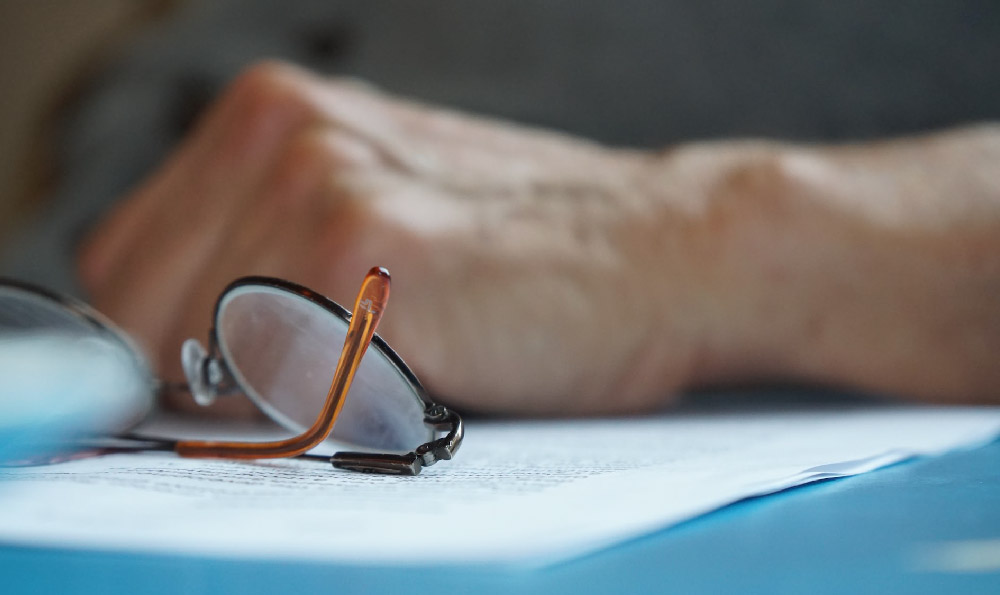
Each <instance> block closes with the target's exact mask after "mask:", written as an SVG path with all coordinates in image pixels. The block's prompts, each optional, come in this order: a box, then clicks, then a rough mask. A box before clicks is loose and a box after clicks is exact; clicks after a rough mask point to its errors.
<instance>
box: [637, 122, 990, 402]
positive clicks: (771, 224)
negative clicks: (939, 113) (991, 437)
mask: <svg viewBox="0 0 1000 595" xmlns="http://www.w3.org/2000/svg"><path fill="white" fill-rule="evenodd" d="M713 163H714V165H712V164H713ZM998 165H1000V132H998V129H997V128H996V127H989V126H983V127H978V128H970V129H964V130H959V131H954V132H949V133H945V134H938V135H933V136H929V137H924V138H914V139H904V140H898V141H892V142H884V143H875V144H868V145H855V146H844V147H832V148H831V147H827V148H822V147H795V146H788V145H777V144H762V143H744V144H718V145H715V144H712V145H702V146H695V147H689V148H682V149H679V150H677V151H675V152H673V153H671V154H668V155H666V156H664V157H662V158H661V161H660V163H659V166H660V167H661V168H662V169H661V173H662V171H667V170H669V171H670V172H671V175H670V178H671V179H673V180H679V181H680V183H679V186H680V189H677V188H675V189H673V190H669V191H668V190H664V189H662V188H661V189H660V195H659V197H658V201H657V200H654V201H653V204H657V202H658V203H659V204H660V205H661V207H660V211H661V212H667V211H669V212H671V214H670V216H669V217H668V216H664V217H663V218H662V220H663V221H666V220H668V219H669V221H671V223H670V225H671V226H673V227H674V228H675V229H674V231H675V232H677V231H678V229H677V225H678V224H677V217H676V212H677V211H678V210H679V209H680V210H682V211H683V210H685V209H686V210H687V212H688V216H687V217H686V223H685V224H684V227H683V228H681V229H680V231H682V232H684V233H686V235H687V237H688V238H689V239H687V240H685V242H684V244H683V247H684V251H686V253H685V254H682V255H681V257H683V258H690V259H694V260H695V261H697V262H698V263H700V265H701V266H702V267H703V269H704V273H702V274H701V275H700V276H699V277H695V280H696V281H697V283H696V287H694V288H693V289H691V290H689V291H688V294H687V296H686V299H687V300H688V308H689V311H691V312H696V313H698V319H699V324H701V325H702V328H701V329H700V330H698V331H695V332H694V334H695V335H696V336H700V337H701V344H700V348H699V349H698V350H696V352H695V355H694V356H693V357H692V359H691V369H690V373H689V378H690V381H691V383H694V384H717V383H726V382H746V381H752V380H770V379H800V380H805V381H819V382H824V383H832V384H838V385H845V386H851V387H857V388H862V389H867V390H874V391H879V392H888V393H893V394H900V395H903V396H911V397H916V398H924V399H936V400H951V401H955V400H996V399H997V398H998V397H1000V365H998V357H1000V305H998V304H1000V301H998V296H1000V172H998V169H1000V168H998ZM713 168H714V169H713ZM685 170H687V171H691V170H694V171H698V172H699V173H698V175H691V174H686V173H685ZM660 179H665V178H660ZM686 179H688V180H696V181H697V183H695V182H688V183H685V182H684V180H686ZM692 197H693V198H692ZM692 238H693V239H692ZM659 243H660V244H663V240H659ZM664 255H665V256H664ZM660 257H661V258H665V259H666V260H667V261H671V260H673V261H676V259H677V258H678V254H677V250H676V247H675V249H674V250H673V252H672V253H668V252H666V251H665V252H661V254H660ZM665 283H667V284H668V285H669V283H670V279H666V280H665ZM670 291H673V292H676V291H677V289H676V288H670ZM661 348H662V349H667V348H669V347H668V346H661Z"/></svg>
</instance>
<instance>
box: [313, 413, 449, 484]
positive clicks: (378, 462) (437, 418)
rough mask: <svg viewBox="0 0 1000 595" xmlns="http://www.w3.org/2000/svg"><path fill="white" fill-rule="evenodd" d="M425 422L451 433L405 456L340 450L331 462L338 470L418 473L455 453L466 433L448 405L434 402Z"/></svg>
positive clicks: (391, 473) (393, 473) (403, 473)
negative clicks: (444, 405)
mask: <svg viewBox="0 0 1000 595" xmlns="http://www.w3.org/2000/svg"><path fill="white" fill-rule="evenodd" d="M424 421H425V422H427V423H428V424H431V425H433V426H434V427H435V429H436V430H437V431H440V432H444V431H447V432H448V433H447V434H446V435H445V436H443V437H441V438H438V439H436V440H431V441H430V442H427V443H425V444H421V445H420V446H418V447H417V448H416V450H414V451H413V452H411V453H407V454H405V455H388V454H371V453H364V452H338V453H336V454H334V455H333V456H332V457H330V462H331V463H333V466H334V467H336V468H338V469H349V470H351V471H361V472H363V473H386V474H390V475H417V474H419V473H420V470H421V469H423V468H424V467H430V466H431V465H433V464H434V463H436V462H438V461H441V460H448V459H450V458H452V457H453V456H455V453H456V452H458V449H459V447H460V446H461V445H462V437H463V436H464V434H465V431H464V429H463V426H462V418H461V417H460V416H459V415H458V414H457V413H455V412H454V411H452V410H450V409H448V408H447V407H443V406H441V405H431V406H430V407H428V408H427V411H425V412H424Z"/></svg>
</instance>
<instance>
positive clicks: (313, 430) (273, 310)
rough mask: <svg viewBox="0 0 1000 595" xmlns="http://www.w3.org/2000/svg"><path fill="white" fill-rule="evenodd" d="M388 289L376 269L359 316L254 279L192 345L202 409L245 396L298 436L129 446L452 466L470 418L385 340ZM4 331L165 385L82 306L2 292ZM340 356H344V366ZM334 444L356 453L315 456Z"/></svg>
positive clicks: (403, 468) (42, 295)
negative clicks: (89, 342)
mask: <svg viewBox="0 0 1000 595" xmlns="http://www.w3.org/2000/svg"><path fill="white" fill-rule="evenodd" d="M389 285H390V279H389V273H388V272H387V271H386V270H385V269H383V268H378V267H377V268H373V269H371V271H369V272H368V274H367V275H366V276H365V279H364V281H363V282H362V284H361V289H360V290H359V292H358V295H357V298H356V300H355V302H354V309H353V313H352V312H348V311H347V310H345V309H344V308H342V307H341V306H339V305H338V304H336V303H335V302H333V301H331V300H329V299H327V298H326V297H324V296H322V295H320V294H318V293H316V292H313V291H311V290H309V289H307V288H305V287H302V286H300V285H297V284H295V283H291V282H289V281H284V280H281V279H274V278H270V277H244V278H241V279H237V280H236V281H234V282H232V283H231V284H229V286H228V287H226V289H225V290H224V291H223V292H222V294H221V295H220V296H219V298H218V301H217V302H216V305H215V313H214V318H213V326H212V328H211V330H210V331H209V342H208V348H207V349H206V348H205V347H203V346H202V345H201V344H200V343H199V342H198V341H196V340H195V339H188V340H187V341H186V342H185V343H184V345H183V347H182V349H181V360H182V364H183V368H184V372H185V376H186V377H187V387H186V388H187V389H188V390H189V391H190V393H191V395H192V396H193V397H194V400H195V401H196V402H197V403H198V404H200V405H209V404H211V403H212V402H214V401H215V400H216V399H217V398H228V397H230V396H232V395H244V396H246V397H247V398H249V399H250V400H251V401H252V402H253V403H254V404H255V405H256V406H257V407H258V408H259V409H260V410H261V411H262V412H263V413H264V414H265V415H266V416H267V417H269V418H271V419H272V420H273V421H275V422H276V423H278V424H279V425H281V426H283V427H284V428H286V429H287V430H289V431H291V432H295V435H294V436H292V437H290V438H287V439H282V440H275V441H269V442H229V441H202V440H170V439H160V438H155V439H152V438H148V437H142V436H136V435H134V434H132V435H128V436H129V437H130V438H137V439H139V440H143V441H145V442H147V446H146V448H144V449H145V450H172V451H174V452H176V453H177V454H178V455H180V456H182V457H210V458H224V459H263V458H283V457H297V456H298V457H304V458H309V459H317V458H320V459H322V460H329V461H330V462H331V463H332V464H333V466H334V467H337V468H341V469H349V470H354V471H362V472H369V473H389V474H397V475H416V474H418V473H420V470H421V469H422V468H423V467H427V466H429V465H433V464H434V463H436V462H437V461H439V460H447V459H451V458H452V457H453V456H454V455H455V453H456V452H457V451H458V449H459V446H460V445H461V443H462V437H463V427H462V419H461V417H460V416H459V415H458V414H457V413H455V412H454V411H451V410H450V409H448V408H447V407H444V406H442V405H438V404H435V403H433V402H431V401H430V399H429V398H428V396H427V393H426V391H425V390H424V388H423V387H422V386H421V385H420V382H419V381H418V380H417V378H416V376H414V374H413V372H411V371H410V369H409V368H408V367H407V366H406V364H405V363H404V362H403V360H402V359H400V357H399V356H398V355H396V353H395V352H394V351H393V350H392V349H391V348H390V347H389V346H388V345H387V344H386V343H385V341H383V340H382V338H381V337H379V336H378V335H377V334H375V329H376V327H377V326H378V323H379V320H380V319H381V317H382V313H383V311H384V309H385V306H386V302H387V301H388V297H389ZM0 327H3V328H5V329H14V330H36V329H39V328H43V329H51V328H56V329H58V330H60V331H70V333H71V336H84V337H93V336H94V335H98V336H100V337H102V338H106V339H109V340H110V341H112V342H115V343H119V344H120V345H122V346H123V347H124V348H125V349H126V350H127V351H128V353H129V354H130V356H131V358H132V363H133V364H134V365H135V366H136V368H137V369H138V370H139V371H140V372H141V373H142V374H143V375H144V377H146V378H148V383H146V384H147V386H145V387H143V388H142V390H148V391H157V390H162V389H163V388H164V387H165V386H167V385H166V384H165V383H161V382H158V381H157V380H155V378H154V376H153V374H152V373H151V372H150V369H149V366H148V364H147V363H146V362H145V359H144V358H143V356H142V355H141V354H140V352H139V351H138V350H137V349H136V348H135V347H134V346H133V345H132V343H131V341H130V340H129V339H128V337H127V336H126V335H125V334H124V333H123V332H122V331H121V330H119V329H118V328H116V327H115V326H114V325H113V324H111V323H110V322H109V321H108V320H107V319H105V318H104V317H103V316H101V315H100V314H99V313H97V312H96V311H94V310H93V309H92V308H90V307H89V306H87V305H85V304H83V303H81V302H77V301H75V300H72V299H69V298H66V297H63V296H59V295H57V294H54V293H51V292H48V291H46V290H43V289H41V288H38V287H34V286H30V285H26V284H23V283H19V282H15V281H0ZM339 345H342V346H343V348H342V350H341V351H340V353H339V358H338V356H337V352H336V347H335V346H339ZM331 371H332V381H331ZM328 438H331V439H332V440H334V441H335V442H336V443H337V444H339V445H347V446H348V448H350V449H351V450H350V451H345V452H336V453H335V454H334V455H333V456H331V457H320V456H318V455H312V454H307V453H308V451H310V450H311V449H313V448H315V447H316V446H318V445H319V444H320V443H322V442H323V441H325V440H327V439H328ZM137 449H139V448H138V447H136V448H131V449H129V448H122V449H120V450H114V449H109V450H108V452H121V451H125V450H137Z"/></svg>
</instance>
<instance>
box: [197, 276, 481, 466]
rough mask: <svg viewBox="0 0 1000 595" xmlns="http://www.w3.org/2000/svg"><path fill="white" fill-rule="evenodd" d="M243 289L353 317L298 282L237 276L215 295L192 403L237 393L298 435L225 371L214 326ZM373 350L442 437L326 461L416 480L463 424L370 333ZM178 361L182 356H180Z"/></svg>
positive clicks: (453, 444)
mask: <svg viewBox="0 0 1000 595" xmlns="http://www.w3.org/2000/svg"><path fill="white" fill-rule="evenodd" d="M376 268H378V267H376ZM374 270H375V269H373V271H374ZM383 270H384V269H383ZM247 286H264V287H270V288H273V289H278V290H281V291H285V292H288V293H290V294H292V295H295V296H298V297H300V298H303V299H305V300H308V301H309V302H311V303H313V304H314V305H317V306H319V307H321V308H323V309H324V310H326V311H327V312H329V313H330V314H332V315H334V316H336V317H337V318H339V319H340V320H341V321H343V322H344V323H345V324H347V325H350V323H351V320H352V318H353V315H352V313H351V312H350V311H348V310H347V309H346V308H344V307H343V306H341V305H340V304H338V303H337V302H335V301H333V300H331V299H330V298H328V297H326V296H325V295H323V294H321V293H318V292H316V291H313V290H311V289H309V288H307V287H305V286H303V285H299V284H298V283H294V282H292V281H287V280H285V279H279V278H276V277H265V276H259V275H252V276H246V277H240V278H238V279H236V280H234V281H232V282H231V283H229V285H227V286H226V287H225V289H223V290H222V292H221V293H220V294H219V297H218V299H217V300H216V302H215V309H214V311H213V314H212V327H211V328H210V329H209V338H208V349H207V350H205V351H204V352H203V359H202V361H201V364H200V368H201V369H200V374H201V378H200V379H198V381H199V383H200V385H201V386H203V387H205V388H208V389H210V390H211V393H210V395H199V394H198V393H197V392H196V389H195V387H193V386H190V384H191V380H192V379H191V378H190V376H189V377H188V388H189V390H190V392H191V394H192V396H193V397H194V398H195V400H196V402H199V404H203V405H207V404H209V403H211V401H212V400H214V399H215V397H217V396H222V397H225V396H229V395H232V394H242V395H244V396H245V397H247V398H248V399H249V400H250V401H251V402H253V404H254V405H255V406H256V407H257V408H258V409H260V410H261V411H263V412H264V413H265V414H266V415H267V416H268V417H269V418H271V419H272V420H274V421H275V422H276V423H278V424H279V425H281V426H283V427H285V428H286V429H289V430H292V431H302V430H296V429H295V428H293V427H291V425H292V424H289V423H286V422H284V421H283V420H285V419H287V416H286V415H284V414H283V413H281V412H279V411H277V410H276V409H274V407H273V406H271V405H270V404H268V403H266V402H264V401H263V400H262V399H260V398H259V397H258V396H257V395H256V393H255V391H248V390H246V388H245V387H242V386H240V382H239V381H238V380H237V379H236V377H235V376H234V375H233V373H232V371H231V370H230V369H229V365H228V363H227V361H226V358H225V356H224V354H223V353H222V350H221V349H220V346H219V333H218V328H217V321H218V319H219V313H220V309H221V307H222V302H223V298H225V297H226V295H228V294H229V293H230V292H231V291H233V290H235V289H238V288H240V287H247ZM359 298H360V294H359ZM191 341H193V339H188V341H186V342H185V348H188V347H187V345H190V344H191V343H190V342H191ZM372 345H374V347H375V349H376V350H378V351H379V353H380V354H381V355H383V356H384V357H385V358H386V360H388V362H389V363H390V364H391V365H392V367H393V369H394V371H396V372H398V373H399V375H400V376H401V377H402V378H403V380H405V381H406V382H407V384H409V387H410V389H411V391H412V392H413V393H414V395H416V396H417V397H418V398H419V399H420V400H421V401H422V402H423V404H424V420H423V421H424V423H425V424H427V425H429V426H430V427H431V428H432V429H433V431H434V432H445V435H444V436H443V437H440V438H436V439H433V440H430V441H428V442H425V443H424V444H421V445H420V446H418V447H416V448H415V449H414V450H413V451H411V452H409V453H406V454H401V455H400V454H379V453H366V452H354V451H342V452H337V453H334V454H333V455H332V456H331V457H330V462H331V463H332V465H333V466H334V467H336V468H338V469H349V470H352V471H360V472H363V473H385V474H394V475H417V474H419V473H420V470H421V469H422V468H423V467H429V466H431V465H433V464H434V463H436V462H438V461H441V460H450V459H451V458H452V457H453V456H454V455H455V453H456V452H457V451H458V449H459V447H460V446H461V444H462V439H463V437H464V425H463V423H462V418H461V416H460V415H458V413H456V412H454V411H452V410H451V409H449V408H447V407H445V406H444V405H439V404H437V403H434V402H433V401H431V399H430V397H429V395H428V393H427V391H426V389H424V387H423V385H422V384H421V383H420V381H419V380H418V379H417V377H416V375H415V374H414V373H413V372H412V371H411V370H410V368H409V367H408V366H407V365H406V363H405V362H404V361H403V359H402V358H401V357H400V356H399V355H398V354H397V353H396V351H395V350H393V349H392V347H390V346H389V344H388V343H386V342H385V340H384V339H383V338H382V337H381V336H379V335H378V334H377V333H373V335H372V338H371V341H370V343H369V347H371V346H372ZM199 347H200V346H199ZM345 350H346V346H345ZM182 357H184V356H183V354H182ZM220 389H221V390H220ZM204 396H209V397H210V398H209V400H207V402H205V400H204ZM199 399H202V400H199ZM295 425H297V424H295Z"/></svg>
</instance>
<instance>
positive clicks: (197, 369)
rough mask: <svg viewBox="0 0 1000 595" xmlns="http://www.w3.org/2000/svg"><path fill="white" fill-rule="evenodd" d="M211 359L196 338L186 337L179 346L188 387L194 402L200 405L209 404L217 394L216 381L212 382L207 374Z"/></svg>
mask: <svg viewBox="0 0 1000 595" xmlns="http://www.w3.org/2000/svg"><path fill="white" fill-rule="evenodd" d="M211 361H212V360H211V359H210V358H209V357H208V352H207V351H205V348H204V347H202V346H201V343H199V342H198V340H197V339H188V340H187V341H184V344H183V345H182V346H181V365H182V366H183V367H184V375H185V376H186V377H187V382H188V387H189V388H190V389H191V396H192V397H194V402H195V403H198V404H199V405H201V406H203V407H204V406H207V405H211V404H212V403H214V402H215V397H216V396H218V391H217V390H216V386H217V384H218V383H217V382H212V381H211V379H210V378H209V377H208V376H209V367H210V366H209V364H210V363H211Z"/></svg>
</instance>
